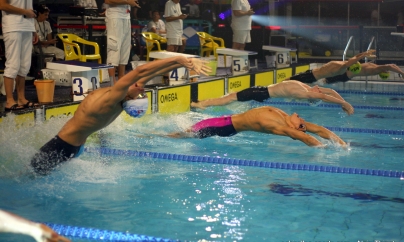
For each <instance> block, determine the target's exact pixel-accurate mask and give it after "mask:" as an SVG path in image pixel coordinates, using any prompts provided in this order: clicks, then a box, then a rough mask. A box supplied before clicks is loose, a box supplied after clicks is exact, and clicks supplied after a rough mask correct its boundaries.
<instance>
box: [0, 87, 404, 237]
mask: <svg viewBox="0 0 404 242" xmlns="http://www.w3.org/2000/svg"><path fill="white" fill-rule="evenodd" d="M343 97H344V98H346V99H347V100H349V101H350V102H351V104H353V105H354V106H356V105H358V106H359V105H365V106H371V107H373V108H371V109H367V108H363V109H360V108H358V109H356V110H355V114H354V115H352V116H347V115H346V114H345V113H344V112H343V111H342V109H340V108H339V107H322V106H319V107H309V106H300V105H298V104H295V103H293V102H292V103H290V102H289V103H288V102H284V100H282V99H279V100H276V99H273V100H271V102H272V101H273V103H265V104H260V103H256V102H247V103H232V104H230V105H227V106H224V107H211V108H208V109H206V110H197V111H192V112H188V113H181V114H169V115H168V114H152V115H147V116H145V117H144V118H142V119H139V120H129V121H128V120H126V119H124V118H119V119H117V120H116V121H115V122H114V123H113V124H111V125H110V126H109V127H107V128H106V129H104V130H102V131H101V132H98V133H97V134H95V135H93V136H91V138H90V139H89V140H88V142H87V144H86V147H89V148H91V147H95V148H99V147H101V148H105V149H120V150H132V151H133V150H136V151H153V152H159V153H168V154H185V155H194V156H209V157H223V158H237V159H250V160H258V161H269V162H282V163H294V164H311V165H324V166H338V167H356V168H366V169H380V170H397V171H403V170H404V169H403V167H404V165H403V154H404V151H403V147H404V141H403V138H404V136H403V134H402V133H400V132H395V133H394V134H377V133H364V132H346V131H335V133H336V134H337V135H339V136H340V137H341V138H342V139H344V140H345V141H346V142H348V143H349V144H350V146H349V148H348V149H343V148H341V147H338V146H336V145H334V144H332V143H331V142H329V141H325V140H322V141H323V142H325V143H327V144H328V148H326V149H316V148H311V147H307V146H306V145H305V144H303V143H302V142H299V141H294V140H292V139H290V138H287V137H281V136H274V135H266V134H260V133H254V132H243V133H240V134H238V135H236V136H232V137H227V138H223V137H211V138H207V139H203V140H198V139H171V138H167V137H162V136H160V135H159V134H165V133H168V132H172V131H180V130H184V129H186V128H187V127H189V126H190V125H192V124H193V123H194V122H197V121H199V120H201V119H203V118H207V117H214V116H221V115H225V114H232V113H238V112H243V111H246V110H248V109H250V108H252V107H256V106H260V105H273V106H275V107H279V108H281V109H282V110H284V111H285V112H287V113H293V112H297V113H299V114H300V115H301V116H302V117H303V118H304V119H305V120H306V121H309V122H314V123H317V124H320V125H324V126H326V127H331V128H338V127H344V128H361V129H370V130H384V129H388V130H394V131H402V130H404V124H403V122H402V120H403V119H404V112H403V111H402V110H384V109H383V108H382V106H383V107H385V106H389V107H403V106H402V103H401V101H400V100H392V96H391V95H386V96H383V95H363V94H360V95H353V94H344V95H343ZM398 98H399V96H398ZM364 100H365V101H364ZM278 101H279V102H278ZM277 102H278V103H277ZM285 103H287V104H285ZM11 118H12V117H11ZM11 118H10V119H11ZM66 120H67V119H66V118H62V119H55V120H50V121H49V122H47V123H45V124H42V125H37V126H35V127H31V128H22V129H16V130H13V129H11V130H10V129H9V128H5V127H9V126H8V125H9V123H8V122H11V121H8V120H6V121H4V122H2V123H0V127H1V129H0V130H1V136H0V137H1V138H0V140H1V142H2V146H1V147H0V150H1V152H0V154H1V155H0V167H1V169H0V185H1V187H2V192H1V193H0V208H2V209H6V210H9V211H11V212H14V213H17V214H19V215H22V216H24V217H26V218H29V219H32V220H36V221H41V222H49V223H56V224H63V225H72V226H79V227H86V228H98V229H106V230H113V231H120V232H126V231H128V232H130V233H136V234H145V235H150V236H155V237H163V238H171V239H178V240H182V241H185V240H186V241H202V240H205V241H239V240H240V241H289V240H294V241H303V240H306V241H326V240H327V241H328V240H331V241H347V240H348V241H354V240H355V241H358V240H389V241H390V240H391V241H393V240H394V241H401V240H404V235H403V233H402V230H403V228H402V225H401V224H402V219H403V216H404V212H403V211H404V209H403V208H404V186H403V184H404V183H403V182H404V181H403V180H400V179H399V178H389V177H379V176H366V175H355V174H338V173H326V172H313V171H294V170H282V169H271V168H259V167H246V166H235V165H220V164H211V163H198V162H186V161H178V160H169V159H158V158H150V157H139V156H131V155H125V154H122V155H113V154H99V153H96V152H85V153H84V154H83V155H82V156H80V157H79V158H78V159H73V160H72V161H70V162H68V163H66V164H63V165H62V166H60V167H59V168H58V169H57V170H55V171H54V172H53V173H52V174H51V175H49V176H46V177H39V178H35V179H32V178H31V176H30V175H28V174H27V171H26V166H27V165H28V164H29V158H30V157H31V156H32V155H33V154H34V153H35V150H37V149H38V148H39V147H40V146H42V145H43V144H44V143H45V142H47V141H48V140H49V139H50V138H51V137H53V136H54V135H55V134H56V133H57V132H58V130H59V129H60V128H61V127H62V125H63V124H64V122H65V121H66ZM16 238H20V237H15V236H13V235H3V234H2V235H0V241H16ZM73 239H74V241H86V240H85V239H77V238H73ZM18 241H21V240H20V239H18ZM26 241H30V240H26Z"/></svg>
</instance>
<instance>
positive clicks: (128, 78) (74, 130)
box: [31, 56, 211, 175]
mask: <svg viewBox="0 0 404 242" xmlns="http://www.w3.org/2000/svg"><path fill="white" fill-rule="evenodd" d="M206 64H207V62H205V61H202V60H200V59H195V58H185V57H182V56H176V57H172V58H167V59H163V60H156V61H151V62H149V63H147V64H145V65H141V66H139V67H137V68H136V69H134V70H132V71H131V72H129V73H127V74H126V75H125V76H123V77H122V78H120V79H119V80H118V81H117V82H116V83H115V84H114V85H113V86H112V87H104V88H99V89H97V90H94V91H93V92H91V93H90V94H89V95H88V96H87V97H86V98H84V100H83V101H82V102H81V103H80V105H79V106H78V108H77V110H76V112H75V113H74V116H73V117H72V118H71V119H70V120H69V121H67V123H66V124H65V125H64V126H63V127H62V129H61V130H60V131H59V133H58V134H57V135H56V136H55V137H54V138H53V139H51V140H50V141H49V142H48V143H46V144H45V145H44V146H42V148H41V149H40V151H39V152H38V153H37V154H35V156H34V157H33V158H32V160H31V166H32V167H33V169H34V171H35V172H36V173H37V174H41V175H46V174H48V173H49V172H50V171H51V170H52V169H53V168H55V167H56V166H57V165H58V164H59V163H61V162H64V161H67V160H70V159H71V158H73V157H77V156H78V155H80V153H81V151H82V149H83V145H84V143H85V142H86V140H87V138H88V136H90V135H91V134H92V133H94V132H96V131H98V130H100V129H102V128H105V127H106V126H108V125H109V124H110V123H112V122H113V121H114V120H115V119H116V118H117V117H118V116H119V115H120V114H121V112H122V111H123V110H125V112H126V113H128V114H129V115H131V116H133V117H141V116H143V114H144V113H145V112H146V111H147V105H148V99H147V98H145V95H144V88H143V87H144V85H145V84H146V83H147V82H148V81H149V80H151V79H152V78H153V77H155V76H159V75H163V74H165V73H167V72H169V71H171V70H173V69H176V68H179V67H185V68H187V69H189V70H194V71H195V72H196V73H198V74H203V75H207V73H208V72H209V71H211V68H210V67H208V66H207V65H206Z"/></svg>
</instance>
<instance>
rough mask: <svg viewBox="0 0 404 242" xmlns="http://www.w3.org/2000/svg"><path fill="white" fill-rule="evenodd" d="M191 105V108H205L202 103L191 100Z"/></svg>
mask: <svg viewBox="0 0 404 242" xmlns="http://www.w3.org/2000/svg"><path fill="white" fill-rule="evenodd" d="M191 107H193V108H200V109H205V107H204V106H202V105H201V104H200V102H191Z"/></svg>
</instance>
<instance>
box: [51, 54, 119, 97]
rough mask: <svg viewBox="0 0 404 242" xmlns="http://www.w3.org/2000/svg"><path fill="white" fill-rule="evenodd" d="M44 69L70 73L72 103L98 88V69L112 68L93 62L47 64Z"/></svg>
mask: <svg viewBox="0 0 404 242" xmlns="http://www.w3.org/2000/svg"><path fill="white" fill-rule="evenodd" d="M46 68H47V69H51V70H58V71H67V72H71V79H72V92H73V101H81V100H83V99H84V98H85V94H88V92H89V91H92V90H95V89H98V88H99V87H100V82H101V78H100V75H99V73H100V72H99V70H100V69H110V68H113V66H109V65H105V64H98V63H94V62H81V61H56V62H47V63H46Z"/></svg>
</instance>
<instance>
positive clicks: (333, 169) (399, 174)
mask: <svg viewBox="0 0 404 242" xmlns="http://www.w3.org/2000/svg"><path fill="white" fill-rule="evenodd" d="M84 150H85V151H86V152H88V153H99V154H108V155H125V156H135V157H150V158H156V159H164V160H177V161H187V162H201V163H214V164H223V165H238V166H254V167H261V168H272V169H284V170H299V171H315V172H327V173H344V174H357V175H368V176H383V177H391V178H400V179H404V171H387V170H374V169H366V168H352V167H337V166H320V165H307V164H294V163H283V162H269V161H257V160H246V159H234V158H219V157H210V156H197V155H181V154H169V153H159V152H148V151H137V150H120V149H110V148H92V147H86V148H85V149H84Z"/></svg>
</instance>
